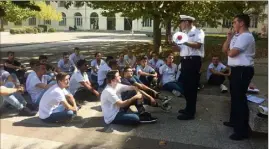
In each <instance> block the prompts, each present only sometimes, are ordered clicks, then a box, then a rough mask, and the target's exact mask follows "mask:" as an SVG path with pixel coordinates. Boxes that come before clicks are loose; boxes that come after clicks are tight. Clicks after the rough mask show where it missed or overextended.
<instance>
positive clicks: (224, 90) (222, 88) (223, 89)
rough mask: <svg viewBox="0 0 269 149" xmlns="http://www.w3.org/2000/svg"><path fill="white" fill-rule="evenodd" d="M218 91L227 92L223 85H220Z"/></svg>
mask: <svg viewBox="0 0 269 149" xmlns="http://www.w3.org/2000/svg"><path fill="white" fill-rule="evenodd" d="M220 90H221V92H222V93H226V92H228V88H227V87H226V86H225V85H223V84H221V85H220Z"/></svg>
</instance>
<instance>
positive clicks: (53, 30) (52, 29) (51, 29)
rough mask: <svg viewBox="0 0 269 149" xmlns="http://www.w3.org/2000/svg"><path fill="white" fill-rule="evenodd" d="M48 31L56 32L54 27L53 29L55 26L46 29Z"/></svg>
mask: <svg viewBox="0 0 269 149" xmlns="http://www.w3.org/2000/svg"><path fill="white" fill-rule="evenodd" d="M48 32H51V33H53V32H56V29H55V28H50V29H49V30H48Z"/></svg>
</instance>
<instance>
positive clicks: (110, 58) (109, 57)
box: [106, 56, 114, 63]
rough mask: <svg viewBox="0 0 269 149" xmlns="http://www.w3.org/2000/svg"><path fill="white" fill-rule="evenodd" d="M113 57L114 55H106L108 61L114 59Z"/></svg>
mask: <svg viewBox="0 0 269 149" xmlns="http://www.w3.org/2000/svg"><path fill="white" fill-rule="evenodd" d="M113 59H114V57H113V56H107V57H106V62H107V63H108V62H109V61H110V60H113Z"/></svg>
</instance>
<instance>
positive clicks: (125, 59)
mask: <svg viewBox="0 0 269 149" xmlns="http://www.w3.org/2000/svg"><path fill="white" fill-rule="evenodd" d="M123 59H124V61H125V63H126V64H129V65H130V66H131V67H133V66H134V64H135V63H136V57H135V56H133V57H132V59H131V58H130V57H129V56H128V55H124V58H123Z"/></svg>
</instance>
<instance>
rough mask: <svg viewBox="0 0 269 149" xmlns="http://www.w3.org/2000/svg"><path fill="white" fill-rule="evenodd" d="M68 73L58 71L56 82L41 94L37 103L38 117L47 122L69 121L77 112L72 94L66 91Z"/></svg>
mask: <svg viewBox="0 0 269 149" xmlns="http://www.w3.org/2000/svg"><path fill="white" fill-rule="evenodd" d="M69 77H70V76H69V75H68V74H67V73H65V72H60V73H58V74H57V76H56V80H57V83H56V84H55V85H53V86H52V87H51V88H49V89H48V90H47V91H46V92H45V93H44V95H43V96H42V98H41V100H40V104H39V111H38V112H39V118H40V119H41V120H42V121H44V122H47V123H56V122H67V121H70V120H71V119H72V118H73V117H74V116H75V115H76V112H77V109H78V108H77V105H76V102H75V99H74V97H73V95H71V94H70V93H68V91H67V90H66V88H67V87H68V86H69Z"/></svg>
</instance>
